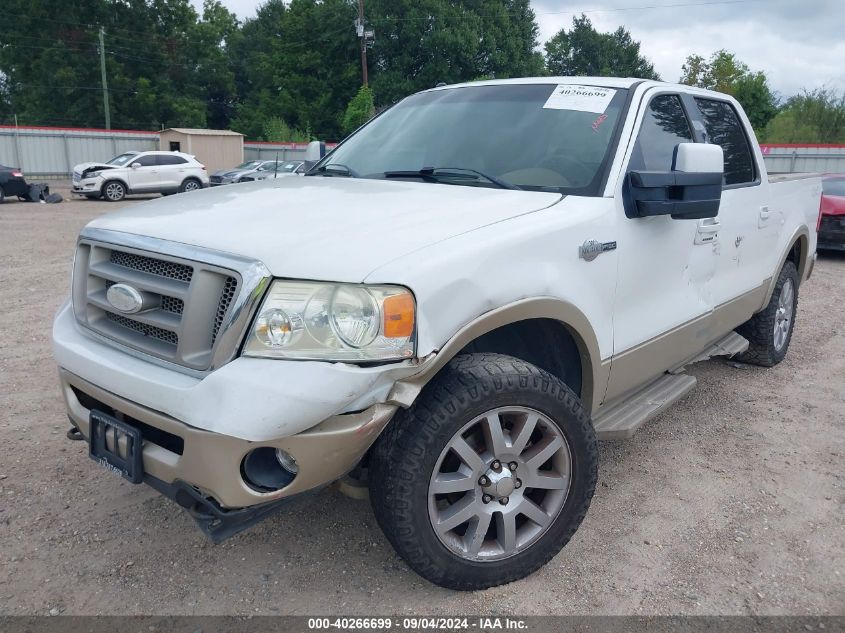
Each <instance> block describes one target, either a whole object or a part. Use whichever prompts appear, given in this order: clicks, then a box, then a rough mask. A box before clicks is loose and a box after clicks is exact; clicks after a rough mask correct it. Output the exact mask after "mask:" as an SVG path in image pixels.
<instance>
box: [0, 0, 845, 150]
mask: <svg viewBox="0 0 845 633" xmlns="http://www.w3.org/2000/svg"><path fill="white" fill-rule="evenodd" d="M357 10H358V7H357V2H356V1H355V0H289V1H285V0H267V1H266V2H265V3H264V4H262V5H261V6H260V7H259V8H258V10H257V13H256V15H255V17H253V18H249V19H246V20H244V21H243V22H241V21H239V20H238V19H237V17H236V16H235V15H234V14H233V13H232V12H230V11H229V10H228V9H226V8H225V7H224V6H223V5H222V4H221V2H220V1H219V0H205V1H204V4H203V8H202V11H201V12H197V11H196V10H195V9H194V8H193V6H192V5H191V3H190V1H189V0H123V1H121V2H115V1H112V0H76V1H75V2H72V3H68V2H65V1H64V0H5V2H4V16H5V18H6V24H7V28H5V29H3V30H2V32H0V122H2V123H6V124H8V123H13V122H14V121H15V117H17V123H18V124H21V125H54V126H74V127H102V126H103V122H104V118H105V117H104V105H103V98H102V82H101V52H102V57H103V58H104V62H105V71H106V78H107V82H108V93H109V103H110V112H111V125H112V127H114V128H128V129H129V128H131V129H161V128H163V127H176V126H178V127H210V128H222V129H227V128H228V129H234V130H237V131H239V132H241V133H243V134H244V135H246V136H247V137H248V138H250V139H256V140H286V141H290V140H294V141H304V140H310V139H312V138H320V139H327V140H337V139H340V138H342V137H343V136H344V135H345V134H346V133H348V132H349V131H351V130H353V129H355V128H356V127H357V126H358V125H360V124H361V123H362V122H364V121H366V120H367V119H368V118H370V117H371V116H372V115H373V113H374V112H375V111H377V110H379V109H381V108H384V107H387V106H389V105H391V104H393V103H395V102H396V101H398V100H399V99H401V98H402V97H404V96H406V95H408V94H411V93H413V92H417V91H419V90H424V89H426V88H430V87H432V86H434V85H436V84H438V83H440V82H445V83H456V82H461V81H472V80H475V79H481V78H492V77H496V78H504V77H519V76H535V75H602V76H632V77H641V78H646V79H660V77H659V76H658V74H657V73H656V72H655V69H654V66H653V64H652V63H651V62H650V61H649V60H648V59H647V58H645V57H644V56H643V55H642V53H641V51H640V43H639V42H637V41H636V40H634V39H633V38H632V37H631V34H630V33H629V32H628V31H627V30H626V29H625V28H623V27H619V28H618V29H617V30H616V31H614V32H611V33H601V32H599V31H597V30H596V29H595V27H594V26H593V24H592V23H591V22H590V20H589V18H587V17H586V16H584V15H581V16H580V17H576V18H574V19H573V22H572V25H571V27H569V28H564V29H562V30H561V31H560V32H559V33H557V34H556V35H555V36H554V37H552V38H551V39H550V40H549V41H548V42H546V44H545V46H544V47H543V48H542V50H541V48H540V45H539V42H538V33H539V28H538V25H537V20H536V15H535V13H534V11H533V10H532V9H531V6H530V2H529V0H367V3H366V10H367V15H366V23H367V28H368V29H373V30H374V31H375V40H374V42H373V43H372V45H371V47H370V48H369V49H368V50H367V59H368V70H369V86H368V87H367V88H361V59H360V41H359V39H358V36H357V34H356V32H355V28H354V26H353V23H354V21H355V19H356V18H357ZM100 29H102V30H103V42H104V46H103V48H102V51H101V49H100V46H99V41H100V39H99V38H100ZM666 79H667V80H675V78H666ZM680 81H681V82H683V83H687V84H690V85H697V86H702V87H706V88H713V89H715V90H719V91H722V92H726V93H729V94H732V95H733V96H735V97H736V98H737V100H739V101H740V103H742V105H743V107H744V108H745V109H746V111H747V112H748V115H749V118H750V119H751V122H752V124H753V126H754V128H755V130H756V131H757V133H758V136H759V137H760V139H761V140H763V141H768V142H815V143H823V142H830V143H835V142H845V95H840V94H837V93H835V92H834V91H833V90H831V89H828V88H824V87H820V88H817V89H815V90H812V91H808V92H804V93H802V94H799V95H794V96H789V97H786V98H783V97H781V96H779V95H777V94H775V93H774V92H773V90H772V89H771V88H770V86H769V82H768V79H767V77H766V75H765V73H764V72H762V71H759V70H751V69H749V68H748V66H747V65H745V64H744V63H742V62H741V61H740V60H739V59H737V58H736V56H735V55H733V54H732V53H730V52H727V51H717V52H715V53H713V54H712V55H711V56H710V57H708V58H705V57H703V56H700V55H692V56H690V57H688V58H687V60H686V62H685V63H684V66H683V76H682V77H681V78H680Z"/></svg>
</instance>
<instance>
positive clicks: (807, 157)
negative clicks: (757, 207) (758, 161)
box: [760, 144, 845, 174]
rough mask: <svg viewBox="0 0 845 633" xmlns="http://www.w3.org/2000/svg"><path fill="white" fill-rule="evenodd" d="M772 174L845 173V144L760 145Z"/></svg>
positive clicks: (767, 167)
mask: <svg viewBox="0 0 845 633" xmlns="http://www.w3.org/2000/svg"><path fill="white" fill-rule="evenodd" d="M760 148H761V149H762V150H763V160H765V161H766V169H767V170H768V171H769V173H772V174H793V173H796V172H813V173H845V145H810V144H808V145H797V144H790V145H766V144H763V145H760Z"/></svg>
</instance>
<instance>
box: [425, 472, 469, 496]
mask: <svg viewBox="0 0 845 633" xmlns="http://www.w3.org/2000/svg"><path fill="white" fill-rule="evenodd" d="M474 487H475V477H474V476H472V475H465V474H464V473H461V472H457V473H438V474H437V477H435V478H434V481H433V482H432V484H431V492H432V493H434V494H436V495H446V494H451V493H454V492H467V491H468V490H472V489H473V488H474Z"/></svg>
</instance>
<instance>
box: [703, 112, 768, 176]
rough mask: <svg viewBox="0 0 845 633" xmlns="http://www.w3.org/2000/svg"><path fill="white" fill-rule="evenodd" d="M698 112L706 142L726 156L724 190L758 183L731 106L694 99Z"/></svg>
mask: <svg viewBox="0 0 845 633" xmlns="http://www.w3.org/2000/svg"><path fill="white" fill-rule="evenodd" d="M695 103H696V105H697V106H698V110H699V112H701V118H702V122H703V123H704V129H705V131H706V132H707V141H708V142H709V143H713V144H715V145H719V146H721V148H722V151H723V152H724V154H725V177H724V185H725V186H726V187H730V186H735V185H752V184H756V183H757V182H758V179H757V166H756V164H755V162H754V156H753V154H752V152H751V144H750V143H749V141H748V136H747V135H746V133H745V126H743V124H742V121H740V119H739V116H738V115H737V113H736V110H735V109H734V107H733V105H731V104H730V103H728V102H727V101H718V100H716V99H706V98H703V97H695Z"/></svg>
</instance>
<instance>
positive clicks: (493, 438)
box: [484, 413, 507, 457]
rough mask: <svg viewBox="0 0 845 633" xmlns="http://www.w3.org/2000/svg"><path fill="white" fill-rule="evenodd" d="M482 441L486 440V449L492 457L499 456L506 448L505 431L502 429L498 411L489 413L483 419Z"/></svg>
mask: <svg viewBox="0 0 845 633" xmlns="http://www.w3.org/2000/svg"><path fill="white" fill-rule="evenodd" d="M484 441H485V442H487V450H489V451H490V452H491V453H492V454H493V456H494V457H501V456H502V455H503V454H504V453H505V451H506V450H507V445H506V444H505V432H504V430H503V429H502V420H501V418H500V417H499V414H498V413H490V415H488V416H487V417H486V418H485V420H484Z"/></svg>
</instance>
